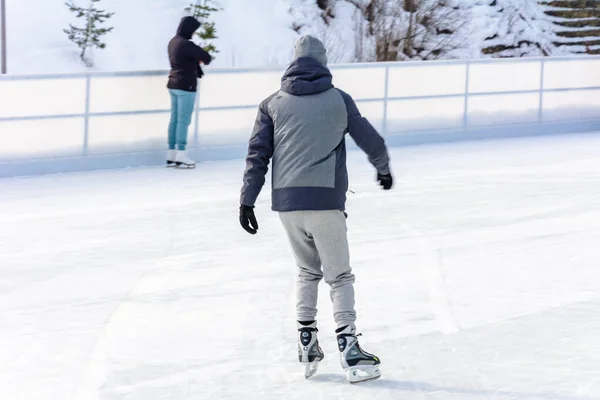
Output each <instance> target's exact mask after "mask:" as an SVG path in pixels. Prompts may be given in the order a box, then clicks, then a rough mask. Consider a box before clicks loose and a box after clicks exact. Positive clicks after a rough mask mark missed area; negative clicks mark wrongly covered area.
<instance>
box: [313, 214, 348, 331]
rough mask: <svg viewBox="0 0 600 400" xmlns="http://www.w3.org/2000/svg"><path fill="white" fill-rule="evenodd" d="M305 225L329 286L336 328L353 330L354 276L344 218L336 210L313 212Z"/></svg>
mask: <svg viewBox="0 0 600 400" xmlns="http://www.w3.org/2000/svg"><path fill="white" fill-rule="evenodd" d="M306 225H307V231H308V232H310V234H311V235H312V236H313V237H314V241H315V245H316V247H317V249H318V252H319V256H320V258H321V262H322V264H323V275H324V276H325V282H327V284H329V286H330V287H331V291H330V295H331V301H332V302H333V313H334V318H335V322H336V323H337V326H338V327H344V326H349V327H351V328H352V329H355V322H356V311H355V308H354V280H355V278H354V274H352V268H351V267H350V252H349V249H348V236H347V226H346V217H345V215H344V213H343V212H342V211H337V210H331V211H314V212H311V213H310V214H308V215H307V219H306Z"/></svg>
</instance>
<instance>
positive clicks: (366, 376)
mask: <svg viewBox="0 0 600 400" xmlns="http://www.w3.org/2000/svg"><path fill="white" fill-rule="evenodd" d="M380 377H381V369H380V368H379V365H361V366H357V367H350V368H347V369H346V378H347V379H348V382H350V383H360V382H367V381H373V380H375V379H379V378H380Z"/></svg>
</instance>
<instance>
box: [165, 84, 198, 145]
mask: <svg viewBox="0 0 600 400" xmlns="http://www.w3.org/2000/svg"><path fill="white" fill-rule="evenodd" d="M169 94H170V95H171V122H170V123H169V150H175V146H177V150H185V147H186V146H187V135H188V128H189V126H190V123H191V122H192V114H193V113H194V104H195V103H196V92H186V91H184V90H177V89H169Z"/></svg>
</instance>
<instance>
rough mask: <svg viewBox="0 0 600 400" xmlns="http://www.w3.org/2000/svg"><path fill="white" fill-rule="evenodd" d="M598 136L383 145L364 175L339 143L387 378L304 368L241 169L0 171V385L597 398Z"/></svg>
mask: <svg viewBox="0 0 600 400" xmlns="http://www.w3.org/2000/svg"><path fill="white" fill-rule="evenodd" d="M599 148H600V136H599V135H592V134H590V135H583V136H576V135H573V136H563V137H546V138H536V139H518V140H507V141H498V142H485V143H484V142H480V143H462V144H452V145H438V146H423V147H411V148H403V149H393V151H392V152H391V154H392V158H393V168H394V171H395V175H396V182H397V183H396V186H395V190H394V191H392V192H383V191H381V190H379V189H378V188H377V187H376V185H375V184H374V182H373V171H372V169H371V168H370V166H369V165H368V164H367V161H366V160H365V157H364V156H363V155H362V154H360V153H352V154H351V155H350V157H349V164H350V179H351V181H350V182H351V189H352V190H353V191H354V192H356V194H349V200H348V212H349V219H348V223H349V234H350V242H351V253H352V264H353V267H354V270H355V273H356V275H357V286H356V289H357V296H358V297H357V304H358V314H359V321H358V326H359V329H360V330H361V332H363V334H364V336H363V337H362V343H363V345H364V348H365V349H366V350H367V351H371V352H374V353H375V354H377V355H379V356H380V357H381V359H382V362H383V364H382V370H383V377H382V378H381V379H380V380H378V381H374V382H371V383H365V384H362V385H359V386H351V385H349V384H347V383H345V382H344V377H343V375H342V373H341V371H340V367H339V363H338V359H337V354H336V343H335V339H334V334H333V329H334V326H333V322H332V317H331V306H330V304H329V298H328V296H327V290H326V287H325V285H322V286H321V289H322V292H321V301H320V328H321V329H320V335H321V336H320V337H321V341H322V346H323V349H324V350H325V352H326V359H325V361H324V362H323V364H322V367H321V369H320V371H319V373H318V374H317V375H316V376H315V377H314V379H312V380H311V381H305V380H304V379H303V377H302V370H301V368H300V366H299V365H298V363H297V359H296V348H295V336H296V335H295V325H294V279H295V266H294V263H293V261H292V257H291V254H290V251H289V249H288V246H287V243H286V241H285V239H284V235H283V232H282V228H281V227H280V224H279V221H278V218H277V215H276V214H274V213H272V212H270V211H269V204H268V203H269V193H268V189H267V188H265V190H264V192H263V193H262V195H261V197H260V202H259V204H258V205H257V215H258V218H259V223H260V227H261V228H260V233H259V235H257V236H255V237H251V236H249V235H247V234H246V233H245V232H243V231H242V229H241V228H240V227H239V226H238V222H237V204H238V203H237V202H238V192H239V188H240V184H241V173H242V171H243V167H244V166H243V162H242V161H241V160H240V161H231V162H219V163H209V164H203V165H200V166H199V167H198V168H197V169H196V170H192V171H175V170H166V169H162V168H142V169H126V170H117V171H97V172H92V173H74V174H62V175H48V176H38V177H25V178H12V179H5V180H0V210H2V213H1V214H0V224H1V226H3V227H4V229H2V230H0V260H1V262H0V313H1V315H2V319H1V320H0V398H2V399H10V400H21V399H23V400H38V399H39V400H49V399H59V400H70V399H85V400H95V399H102V400H117V399H118V400H125V399H127V400H168V399H173V400H175V399H177V400H182V399H282V398H286V399H337V398H345V399H378V400H385V399H403V400H413V399H414V400H417V399H419V400H422V399H435V400H451V399H452V400H456V399H460V400H471V399H473V400H476V399H477V400H478V399H494V400H508V399H533V400H592V399H598V398H599V397H600V381H598V376H599V373H600V352H599V351H598V350H597V345H598V337H599V336H600V320H599V319H598V314H599V313H600V289H599V286H598V281H599V279H600V269H598V265H600V251H599V250H598V246H597V245H598V241H599V237H600V157H599V150H598V149H599Z"/></svg>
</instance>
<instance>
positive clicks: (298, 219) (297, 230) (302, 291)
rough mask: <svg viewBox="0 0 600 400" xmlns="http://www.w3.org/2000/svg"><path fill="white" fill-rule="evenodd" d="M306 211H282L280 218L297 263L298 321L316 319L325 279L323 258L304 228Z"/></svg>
mask: <svg viewBox="0 0 600 400" xmlns="http://www.w3.org/2000/svg"><path fill="white" fill-rule="evenodd" d="M305 214H306V212H304V211H294V212H283V213H280V214H279V216H280V219H281V222H282V224H283V227H284V229H285V231H286V233H287V236H288V239H289V241H290V244H291V247H292V251H293V253H294V257H295V258H296V264H297V265H298V280H297V285H296V300H297V302H296V312H297V319H298V321H315V320H316V318H317V299H318V295H319V282H320V281H321V279H323V273H322V271H321V260H320V258H319V253H318V252H317V248H316V246H315V241H314V239H313V238H312V237H311V236H310V235H309V234H308V233H307V232H306V230H305V229H304V215H305Z"/></svg>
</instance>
